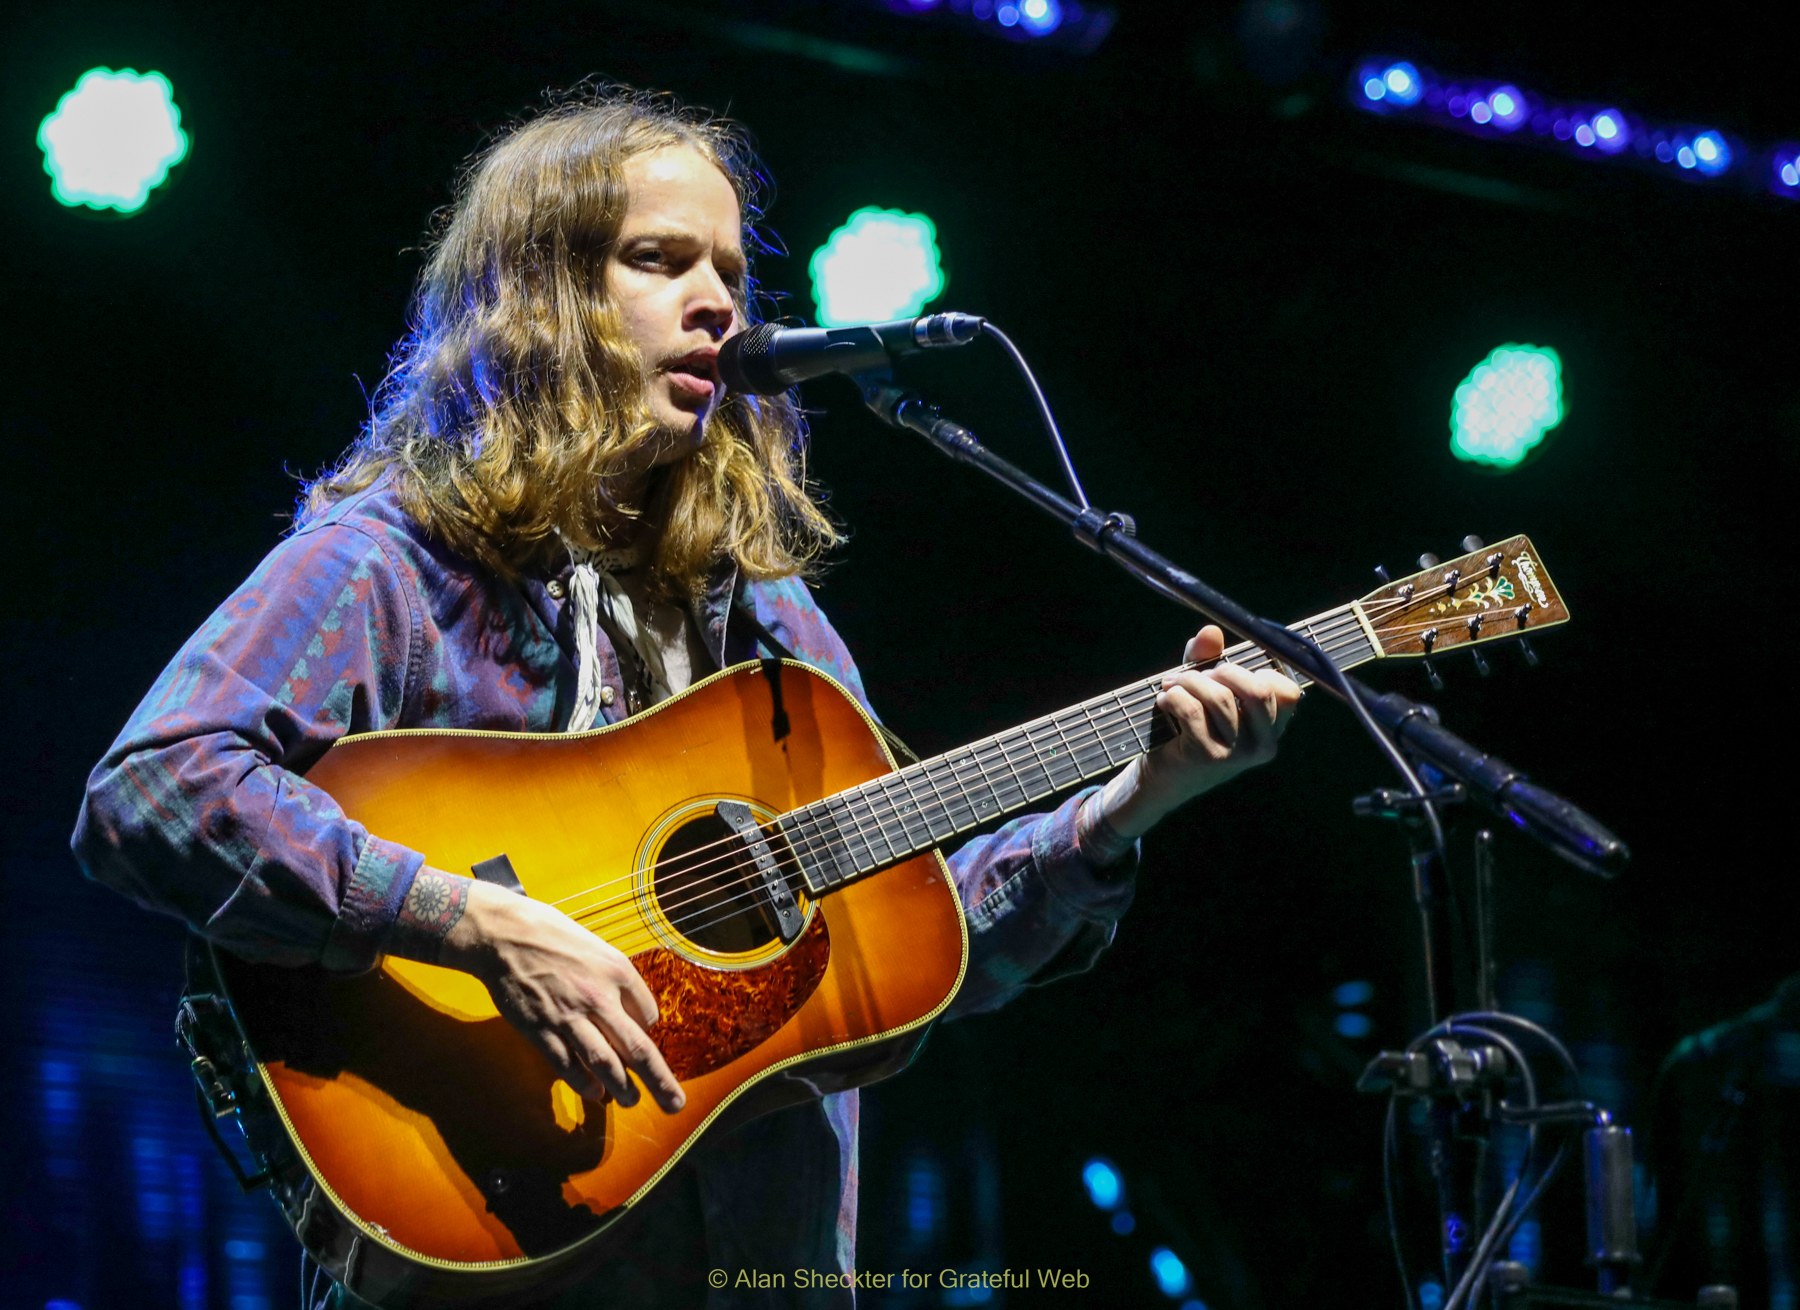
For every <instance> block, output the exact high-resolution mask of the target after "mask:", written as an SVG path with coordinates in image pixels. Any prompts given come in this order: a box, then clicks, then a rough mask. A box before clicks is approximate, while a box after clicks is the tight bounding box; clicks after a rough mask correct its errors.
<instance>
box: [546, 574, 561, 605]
mask: <svg viewBox="0 0 1800 1310" xmlns="http://www.w3.org/2000/svg"><path fill="white" fill-rule="evenodd" d="M544 590H545V591H547V592H549V593H550V599H551V600H561V599H562V598H563V594H564V592H565V591H566V588H564V586H563V584H562V579H561V578H551V579H550V581H549V582H547V583H545V584H544Z"/></svg>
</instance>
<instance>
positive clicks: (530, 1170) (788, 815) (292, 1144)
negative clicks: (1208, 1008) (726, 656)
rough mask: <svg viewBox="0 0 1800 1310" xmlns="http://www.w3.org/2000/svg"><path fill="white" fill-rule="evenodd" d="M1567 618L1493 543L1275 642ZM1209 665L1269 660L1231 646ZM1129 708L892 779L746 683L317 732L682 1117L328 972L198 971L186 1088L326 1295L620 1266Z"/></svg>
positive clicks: (832, 714) (390, 991) (885, 769)
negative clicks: (615, 712)
mask: <svg viewBox="0 0 1800 1310" xmlns="http://www.w3.org/2000/svg"><path fill="white" fill-rule="evenodd" d="M1567 619H1568V610H1567V609H1566V608H1565V606H1564V605H1563V602H1562V599H1561V597H1560V596H1559V595H1558V594H1557V592H1556V589H1555V588H1554V586H1553V585H1552V584H1551V581H1550V577H1549V574H1548V573H1547V572H1546V571H1545V569H1544V567H1543V565H1542V564H1541V563H1540V562H1539V560H1538V558H1537V554H1536V552H1535V550H1534V549H1533V548H1532V546H1531V543H1530V542H1529V541H1528V540H1527V539H1526V538H1524V537H1513V538H1511V539H1509V540H1507V541H1504V542H1501V543H1499V544H1498V545H1495V546H1493V547H1489V548H1484V549H1482V550H1478V551H1475V552H1472V553H1470V554H1466V555H1464V556H1462V557H1461V558H1459V559H1455V560H1451V561H1449V562H1448V563H1445V564H1442V565H1438V566H1435V567H1433V568H1431V569H1428V570H1426V571H1424V572H1422V573H1418V574H1415V575H1413V576H1412V577H1409V578H1405V579H1403V580H1401V581H1399V582H1392V583H1389V584H1388V585H1386V586H1384V587H1382V588H1381V589H1379V590H1377V591H1374V592H1372V593H1370V594H1369V595H1367V596H1365V597H1363V598H1362V599H1361V600H1358V601H1352V602H1351V603H1349V604H1347V605H1342V606H1339V607H1338V608H1336V609H1333V610H1329V611H1327V612H1325V613H1323V614H1320V615H1318V616H1317V617H1315V618H1312V619H1309V620H1307V621H1306V622H1304V623H1302V624H1299V625H1298V627H1297V630H1298V631H1301V632H1304V633H1305V634H1307V635H1308V636H1310V637H1311V638H1312V639H1313V640H1314V641H1316V642H1317V643H1318V645H1319V646H1320V648H1321V649H1323V650H1324V651H1325V652H1326V653H1327V654H1328V655H1329V656H1330V657H1331V659H1332V660H1333V661H1334V662H1335V663H1336V664H1337V665H1338V666H1340V667H1343V668H1349V667H1351V666H1354V665H1358V664H1362V663H1365V662H1367V661H1370V660H1376V659H1382V658H1388V657H1396V656H1400V657H1405V656H1412V657H1418V656H1430V655H1434V654H1443V653H1446V652H1448V651H1451V650H1453V649H1456V648H1459V647H1462V646H1472V645H1476V644H1479V643H1487V642H1494V641H1499V640H1504V639H1508V638H1514V637H1519V636H1522V635H1525V634H1527V633H1531V632H1535V631H1537V630H1538V629H1541V628H1545V627H1551V626H1554V625H1557V624H1560V623H1563V622H1566V621H1567ZM1226 658H1228V659H1231V660H1233V661H1235V662H1237V663H1239V664H1242V665H1245V666H1247V667H1251V668H1258V667H1267V666H1268V665H1269V664H1270V660H1269V657H1268V656H1266V655H1265V654H1263V653H1262V652H1261V651H1259V650H1257V649H1255V648H1253V647H1251V646H1250V645H1248V644H1247V643H1246V644H1244V645H1240V646H1236V647H1233V648H1232V649H1231V650H1229V651H1228V652H1227V653H1226ZM1160 684H1161V675H1160V674H1159V675H1158V676H1156V677H1152V678H1146V679H1142V680H1140V681H1137V682H1134V683H1131V684H1129V685H1128V686H1126V687H1123V688H1121V689H1120V690H1118V691H1115V692H1112V693H1109V694H1107V695H1104V696H1099V697H1096V698H1095V699H1093V700H1089V701H1085V702H1083V703H1082V704H1079V705H1075V706H1072V707H1071V708H1068V709H1065V710H1061V711H1059V712H1057V713H1054V714H1049V715H1046V716H1044V717H1042V718H1039V719H1035V720H1033V721H1032V722H1030V723H1027V724H1025V725H1023V726H1022V727H1018V728H1014V729H1012V730H1010V731H1007V732H1002V733H999V734H997V735H995V736H992V737H988V738H986V739H984V740H982V741H978V742H976V743H974V744H973V745H970V746H965V747H963V748H961V749H959V750H954V751H950V752H949V753H947V754H944V755H940V756H937V757H935V758H933V759H928V760H924V761H922V762H919V763H914V764H910V765H907V766H905V767H898V766H897V765H896V762H895V760H894V759H893V758H892V757H891V756H890V755H889V754H888V752H887V749H886V747H885V745H884V744H883V741H882V738H881V737H880V735H878V733H877V731H876V729H875V726H874V724H873V722H872V721H871V720H870V719H869V717H868V715H867V714H866V713H865V712H864V711H863V709H862V708H861V706H860V705H859V704H858V703H857V702H856V700H855V699H854V698H852V697H851V696H850V694H849V693H848V692H846V691H845V689H844V688H843V687H842V686H840V685H839V684H838V683H836V682H834V681H833V680H832V679H831V678H829V677H827V676H825V675H824V674H821V673H819V672H817V671H816V670H814V669H812V668H809V667H807V666H805V665H803V664H799V663H796V662H792V661H776V660H768V661H763V662H760V663H750V664H743V665H739V666H737V667H735V668H730V669H726V670H724V671H723V672H721V673H718V674H715V675H714V676H712V677H710V678H708V679H706V680H705V681H704V682H701V683H698V684H696V685H695V686H694V687H692V688H691V689H689V690H688V691H686V692H684V693H682V694H681V695H679V696H676V697H674V698H672V699H670V700H668V701H665V702H663V703H662V704H659V705H657V706H655V707H654V708H652V709H650V710H649V711H647V712H645V713H643V714H640V715H638V716H636V717H634V718H632V719H630V720H629V721H627V722H624V723H621V724H617V725H614V726H612V727H606V728H600V729H596V730H594V731H591V732H586V733H581V734H576V735H569V736H553V735H545V734H513V733H495V732H474V731H443V730H418V731H406V730H402V731H392V732H373V733H367V734H363V735H360V736H354V737H349V738H345V739H344V740H342V741H341V742H339V743H338V744H337V745H335V746H334V747H333V748H332V749H331V750H330V751H328V752H327V753H326V754H325V755H324V756H323V757H322V758H321V759H320V760H319V762H318V763H317V764H316V765H314V766H313V768H312V769H311V771H310V772H309V774H308V778H309V779H310V780H311V781H313V782H315V783H317V784H318V785H320V786H321V787H323V788H325V790H326V791H328V792H329V793H330V794H331V795H332V796H333V797H334V798H335V799H336V800H337V801H338V802H339V803H340V804H341V805H342V806H343V808H344V810H345V811H346V812H347V813H348V814H350V815H351V816H352V817H353V818H355V819H356V820H358V821H359V822H361V823H363V824H364V825H366V826H367V828H368V829H369V830H370V831H371V832H377V833H380V834H381V835H382V836H384V837H386V838H389V839H391V840H393V841H397V842H400V843H403V844H405V845H407V846H410V847H412V848H413V849H414V850H417V851H420V852H422V853H423V854H424V855H425V857H426V859H427V861H428V862H429V863H430V864H431V865H432V866H434V867H436V868H441V869H472V870H477V871H478V872H479V873H481V874H484V875H486V876H490V877H498V878H500V879H501V880H503V881H504V880H508V879H516V885H517V886H518V887H519V888H521V889H522V891H523V893H524V894H525V895H528V896H532V897H535V898H537V899H539V900H541V901H544V902H546V903H548V904H550V905H553V906H556V907H557V908H558V909H560V910H562V911H564V912H565V913H567V914H568V915H569V916H570V917H572V918H573V919H574V920H575V921H576V922H578V923H581V924H584V925H586V926H588V927H589V928H590V929H592V930H593V931H594V932H596V933H598V934H600V935H601V936H602V937H604V938H605V939H606V940H607V941H609V942H611V943H612V944H613V945H614V946H616V947H618V949H619V950H621V951H623V952H624V953H625V954H627V955H628V956H630V957H631V959H632V961H633V963H634V964H635V965H636V967H637V969H638V972H639V973H640V974H642V975H643V978H644V981H645V982H646V983H647V984H648V985H649V987H650V989H651V991H652V992H654V993H655V995H656V999H657V1004H658V1006H659V1011H660V1016H661V1017H660V1019H659V1021H658V1022H657V1024H656V1025H655V1026H654V1027H653V1028H652V1029H651V1030H650V1035H651V1036H652V1037H653V1038H654V1039H655V1041H656V1043H657V1045H658V1047H659V1048H660V1050H661V1051H662V1053H663V1056H664V1057H665V1058H666V1059H667V1060H668V1062H669V1065H670V1067H671V1068H672V1069H673V1070H674V1072H675V1074H676V1076H677V1077H679V1078H680V1079H681V1082H682V1085H683V1087H684V1089H685V1091H686V1095H687V1104H686V1107H685V1108H684V1109H683V1110H682V1111H681V1112H680V1113H678V1114H674V1115H665V1114H663V1113H662V1112H661V1111H660V1110H658V1109H656V1107H655V1106H654V1105H653V1104H652V1103H651V1100H650V1098H649V1097H647V1096H646V1097H642V1098H640V1100H639V1102H638V1104H637V1105H635V1106H632V1107H630V1108H627V1107H624V1106H621V1105H619V1104H617V1103H616V1102H612V1101H608V1102H606V1103H599V1104H597V1103H592V1102H587V1101H584V1100H583V1099H582V1098H581V1097H579V1096H577V1095H576V1094H575V1093H574V1092H573V1091H572V1090H571V1089H570V1088H569V1087H568V1085H567V1084H565V1083H563V1082H561V1081H559V1080H558V1079H557V1077H556V1076H555V1074H554V1073H553V1072H552V1071H551V1069H550V1067H549V1065H548V1064H547V1063H546V1062H545V1061H544V1060H543V1058H542V1057H540V1056H539V1055H538V1053H537V1052H536V1051H535V1050H534V1049H533V1048H532V1047H531V1046H530V1044H529V1043H527V1041H526V1040H525V1039H524V1038H523V1037H522V1036H520V1035H519V1034H518V1033H517V1032H516V1031H515V1030H514V1029H513V1028H512V1027H511V1026H510V1025H509V1024H508V1023H507V1022H506V1021H505V1020H504V1019H502V1018H501V1017H500V1016H499V1014H498V1013H497V1012H496V1010H495V1008H494V1006H493V1003H492V1002H491V1000H490V999H489V997H488V993H487V991H486V989H485V988H484V987H483V985H482V984H481V983H480V982H478V981H477V980H476V979H475V978H473V977H471V976H469V975H466V974H462V973H457V972H454V971H451V970H447V969H441V968H435V967H433V966H430V965H425V964H418V963H414V962H411V961H407V960H401V959H393V958H389V959H385V960H384V961H382V963H381V964H380V966H379V967H378V968H376V969H375V970H373V971H371V972H369V973H367V974H364V975H362V976H359V977H351V978H344V977H332V976H328V975H326V974H324V973H322V972H320V971H317V970H311V969H288V968H281V967H276V966H272V965H259V964H251V963H246V962H245V961H242V960H240V959H237V958H236V957H234V956H231V955H229V954H227V953H225V952H223V951H220V952H215V953H211V954H210V956H209V957H207V958H204V959H203V960H202V961H201V963H202V965H203V966H210V967H211V969H213V970H216V972H215V973H213V975H212V977H211V978H210V979H206V978H202V979H201V980H200V981H199V982H198V983H197V984H191V985H190V995H189V997H188V998H187V1001H186V1004H185V1006H184V1020H185V1022H184V1029H185V1034H184V1035H186V1036H187V1037H188V1039H189V1042H190V1045H192V1046H193V1047H194V1049H195V1054H196V1060H195V1072H196V1076H197V1077H198V1079H199V1081H200V1083H201V1086H202V1088H203V1090H204V1091H205V1092H206V1093H207V1098H208V1100H209V1101H210V1103H211V1108H212V1109H213V1111H214V1112H215V1114H217V1115H220V1116H225V1115H231V1114H236V1115H237V1116H238V1117H239V1122H240V1126H241V1127H242V1128H243V1129H244V1131H245V1134H246V1136H247V1137H248V1139H249V1142H250V1147H251V1151H252V1154H253V1155H254V1156H255V1157H256V1159H257V1162H258V1164H259V1166H260V1167H261V1168H262V1169H263V1177H262V1178H261V1179H259V1180H257V1181H266V1182H268V1183H269V1184H270V1185H271V1186H272V1188H273V1190H274V1193H275V1195H276V1197H277V1199H278V1200H279V1201H280V1203H281V1204H282V1206H283V1208H284V1210H285V1212H286V1214H287V1217H288V1219H289V1222H290V1223H291V1224H292V1226H293V1228H294V1231H295V1233H296V1234H297V1235H298V1237H299V1239H300V1241H301V1243H302V1244H303V1245H304V1246H305V1247H306V1249H307V1250H308V1251H309V1252H310V1253H311V1254H312V1255H313V1257H314V1258H315V1259H316V1260H318V1262H319V1263H320V1264H321V1265H322V1266H324V1267H325V1268H326V1269H327V1270H328V1271H329V1272H330V1273H331V1274H332V1275H333V1276H334V1277H336V1278H337V1279H338V1280H339V1281H340V1282H342V1283H344V1284H345V1285H346V1286H348V1287H349V1288H350V1289H351V1290H352V1291H354V1292H355V1293H356V1294H357V1295H358V1296H360V1297H362V1298H364V1299H365V1300H368V1301H371V1302H374V1303H375V1304H376V1305H378V1306H381V1307H383V1308H384V1310H405V1308H408V1307H417V1306H435V1305H448V1304H458V1305H463V1304H482V1303H486V1304H496V1305H500V1304H507V1303H509V1302H512V1303H516V1302H517V1300H518V1299H519V1298H520V1297H521V1296H523V1295H526V1294H538V1293H542V1292H544V1291H546V1290H547V1289H549V1288H552V1287H554V1286H555V1285H557V1284H558V1283H559V1282H561V1281H565V1280H568V1279H572V1278H574V1277H578V1276H580V1275H581V1274H582V1273H584V1272H586V1271H587V1270H590V1269H592V1268H593V1267H595V1266H596V1265H597V1264H598V1263H599V1262H602V1261H604V1260H605V1259H606V1258H607V1253H608V1252H609V1251H612V1250H616V1249H617V1248H618V1244H619V1243H622V1242H628V1241H629V1240H630V1235H631V1228H632V1224H631V1212H632V1210H633V1207H634V1206H636V1205H637V1204H638V1203H639V1202H640V1201H642V1200H643V1199H644V1197H645V1196H646V1195H648V1194H649V1193H650V1192H651V1190H652V1189H653V1188H654V1187H655V1186H656V1185H657V1183H658V1181H659V1180H660V1179H662V1178H663V1177H664V1176H665V1175H666V1174H667V1173H668V1171H669V1170H670V1169H671V1168H672V1167H673V1166H674V1165H675V1164H676V1163H677V1162H678V1161H680V1159H681V1158H682V1156H683V1155H684V1154H685V1153H686V1152H687V1151H688V1150H690V1149H691V1148H692V1147H693V1146H694V1144H695V1143H696V1142H697V1141H699V1140H700V1138H701V1137H702V1136H703V1135H704V1134H708V1133H718V1132H721V1131H724V1130H726V1129H727V1128H729V1127H730V1126H731V1125H733V1124H736V1123H741V1122H743V1121H744V1120H746V1119H748V1118H750V1117H753V1116H755V1115H759V1114H764V1113H767V1112H769V1111H770V1110H773V1109H776V1108H779V1107H781V1106H784V1105H788V1104H792V1103H794V1102H797V1101H800V1100H803V1099H807V1098H812V1097H817V1096H819V1095H821V1094H823V1093H826V1092H831V1091H836V1090H839V1089H843V1088H849V1087H855V1086H859V1085H862V1084H866V1083H869V1082H872V1081H874V1080H876V1079H879V1078H882V1077H884V1076H886V1075H888V1074H890V1073H893V1072H895V1071H896V1070H898V1069H900V1068H901V1067H903V1066H904V1065H905V1064H906V1062H907V1060H908V1059H909V1058H910V1056H911V1055H912V1053H913V1052H914V1050H915V1049H916V1048H917V1046H918V1044H919V1043H920V1041H921V1040H922V1039H923V1037H924V1034H925V1031H926V1027H927V1025H929V1024H930V1022H931V1021H932V1019H933V1018H935V1017H936V1016H937V1015H938V1014H939V1013H940V1012H941V1011H942V1010H943V1009H944V1007H945V1006H946V1005H947V1004H948V1003H949V1001H950V999H951V998H952V997H953V996H954V995H955V993H956V990H957V987H958V985H959V984H960V982H961V979H962V976H963V970H964V968H965V966H966V963H967V959H968V938H967V933H966V931H965V928H964V923H963V916H962V911H961V907H960V905H959V903H958V899H957V894H956V889H955V887H954V886H953V884H952V883H951V880H950V875H949V870H948V869H947V867H946V866H945V864H944V861H943V859H942V857H941V856H940V855H939V854H938V851H937V848H938V847H939V846H941V845H942V844H944V843H946V842H949V841H951V840H952V839H953V838H955V837H956V836H957V835H958V834H961V833H966V832H969V831H970V830H972V829H975V828H978V827H980V826H982V825H986V824H990V823H991V822H993V821H994V820H997V819H999V818H1001V817H1002V816H1003V815H1007V814H1011V813H1014V812H1016V811H1020V810H1024V809H1026V808H1028V807H1032V806H1036V805H1039V804H1040V803H1042V802H1045V801H1048V800H1049V799H1050V798H1051V797H1053V796H1055V795H1056V794H1057V793H1059V792H1063V791H1066V790H1067V789H1069V788H1072V787H1074V786H1076V785H1077V784H1079V783H1082V782H1084V781H1087V780H1089V779H1093V778H1098V777H1100V776H1102V775H1103V774H1106V773H1108V772H1109V771H1110V770H1112V769H1114V768H1116V767H1118V766H1120V765H1122V764H1124V763H1126V762H1127V761H1128V760H1130V759H1132V758H1133V757H1134V756H1136V755H1138V754H1139V753H1141V752H1143V751H1145V750H1147V749H1148V748H1150V747H1151V746H1152V745H1153V744H1154V743H1155V742H1156V741H1157V740H1158V739H1159V727H1158V716H1157V715H1156V713H1155V708H1154V701H1155V698H1156V695H1157V691H1158V689H1159V687H1160ZM203 972H204V968H203ZM209 983H210V984H211V985H210V986H209V985H208V984H209Z"/></svg>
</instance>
